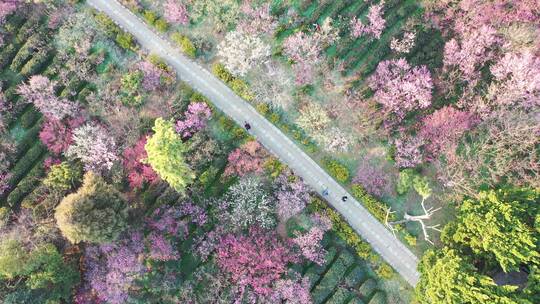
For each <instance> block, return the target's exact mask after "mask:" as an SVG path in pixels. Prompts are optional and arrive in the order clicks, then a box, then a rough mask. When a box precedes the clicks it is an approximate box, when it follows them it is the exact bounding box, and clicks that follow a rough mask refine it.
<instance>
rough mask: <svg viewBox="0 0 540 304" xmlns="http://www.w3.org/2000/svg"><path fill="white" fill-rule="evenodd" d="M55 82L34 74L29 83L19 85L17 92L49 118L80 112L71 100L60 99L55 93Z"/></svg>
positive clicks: (58, 117) (61, 117)
mask: <svg viewBox="0 0 540 304" xmlns="http://www.w3.org/2000/svg"><path fill="white" fill-rule="evenodd" d="M55 84H56V83H55V82H53V81H51V80H49V78H47V77H45V76H41V75H34V76H32V77H31V78H30V79H29V80H28V82H27V83H22V84H20V85H19V86H18V87H17V93H18V94H19V95H21V96H22V97H23V98H24V99H26V100H27V101H28V102H31V103H33V104H34V105H35V106H36V108H38V110H39V111H40V112H41V113H43V115H45V116H46V117H48V118H51V119H56V120H62V119H63V118H64V117H66V116H74V115H75V114H77V113H78V109H79V108H78V106H77V105H76V104H74V103H72V102H70V101H69V100H66V99H60V98H58V97H57V96H56V95H55V94H54V86H55Z"/></svg>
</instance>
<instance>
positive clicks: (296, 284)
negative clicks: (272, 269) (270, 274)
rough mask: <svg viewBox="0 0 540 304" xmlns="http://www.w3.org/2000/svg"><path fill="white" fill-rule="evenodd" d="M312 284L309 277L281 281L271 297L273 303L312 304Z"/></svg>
mask: <svg viewBox="0 0 540 304" xmlns="http://www.w3.org/2000/svg"><path fill="white" fill-rule="evenodd" d="M310 289H311V284H310V280H309V278H308V277H304V278H300V277H299V276H296V277H294V278H292V279H281V280H279V281H277V282H276V284H275V287H274V292H273V294H272V296H271V297H270V299H271V301H272V303H287V304H311V303H313V301H312V300H311V293H310Z"/></svg>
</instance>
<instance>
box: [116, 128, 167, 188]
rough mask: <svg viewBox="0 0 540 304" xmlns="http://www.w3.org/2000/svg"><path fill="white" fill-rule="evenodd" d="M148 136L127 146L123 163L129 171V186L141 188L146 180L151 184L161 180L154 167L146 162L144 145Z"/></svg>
mask: <svg viewBox="0 0 540 304" xmlns="http://www.w3.org/2000/svg"><path fill="white" fill-rule="evenodd" d="M146 139H147V137H146V136H143V137H141V139H139V141H137V143H136V144H135V146H133V147H131V148H127V149H126V150H124V153H123V160H122V164H123V165H124V169H125V170H126V172H127V175H128V180H129V186H130V187H131V188H134V189H135V188H141V187H142V186H143V184H144V183H145V182H148V183H150V184H153V183H156V182H157V181H159V177H158V175H157V174H156V172H155V171H154V169H152V167H151V166H150V165H148V164H146V163H145V162H144V159H146V157H147V154H146V150H145V149H144V146H145V145H146Z"/></svg>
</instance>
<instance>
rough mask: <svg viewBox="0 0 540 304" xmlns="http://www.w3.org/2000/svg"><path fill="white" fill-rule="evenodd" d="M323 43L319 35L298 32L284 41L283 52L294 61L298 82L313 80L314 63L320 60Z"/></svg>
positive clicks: (301, 83) (300, 83)
mask: <svg viewBox="0 0 540 304" xmlns="http://www.w3.org/2000/svg"><path fill="white" fill-rule="evenodd" d="M321 52H322V43H321V39H320V36H319V35H308V34H306V33H304V32H296V33H295V34H293V35H291V36H289V37H287V39H285V41H284V42H283V53H284V54H285V55H286V56H287V57H289V58H290V59H291V60H293V61H294V64H293V69H294V71H295V74H296V84H298V85H304V84H308V83H311V82H312V81H313V73H314V72H313V71H314V65H316V64H317V63H319V62H320V60H321V58H320V55H321Z"/></svg>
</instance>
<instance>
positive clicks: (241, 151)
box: [224, 141, 268, 176]
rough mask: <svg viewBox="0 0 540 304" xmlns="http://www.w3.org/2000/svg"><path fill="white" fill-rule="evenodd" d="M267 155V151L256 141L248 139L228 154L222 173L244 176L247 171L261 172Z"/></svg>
mask: <svg viewBox="0 0 540 304" xmlns="http://www.w3.org/2000/svg"><path fill="white" fill-rule="evenodd" d="M267 157H268V153H267V152H266V150H264V148H263V147H262V146H261V145H260V144H259V142H258V141H248V142H246V143H245V144H243V145H242V146H241V147H240V148H237V149H235V150H233V151H232V152H231V153H230V154H229V156H228V157H227V160H228V164H227V167H226V168H225V172H224V175H225V176H231V175H238V176H244V175H246V174H249V173H257V174H259V173H262V172H263V170H264V168H263V165H264V162H265V160H266V159H267Z"/></svg>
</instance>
